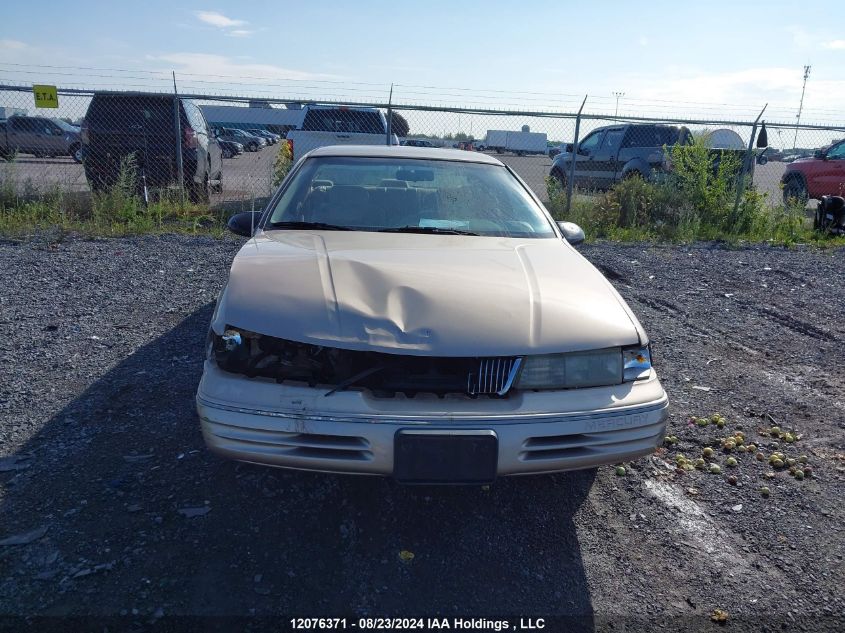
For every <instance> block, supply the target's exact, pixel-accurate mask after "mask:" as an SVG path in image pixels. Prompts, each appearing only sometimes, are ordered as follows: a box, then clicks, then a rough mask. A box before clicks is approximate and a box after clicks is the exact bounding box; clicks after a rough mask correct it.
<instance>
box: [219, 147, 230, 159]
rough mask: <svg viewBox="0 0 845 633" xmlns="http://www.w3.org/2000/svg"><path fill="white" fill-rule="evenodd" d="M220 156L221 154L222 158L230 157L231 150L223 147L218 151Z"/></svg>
mask: <svg viewBox="0 0 845 633" xmlns="http://www.w3.org/2000/svg"><path fill="white" fill-rule="evenodd" d="M220 156H221V157H223V158H232V152H231V151H229V150H228V149H224V150H223V151H222V152H221V153H220Z"/></svg>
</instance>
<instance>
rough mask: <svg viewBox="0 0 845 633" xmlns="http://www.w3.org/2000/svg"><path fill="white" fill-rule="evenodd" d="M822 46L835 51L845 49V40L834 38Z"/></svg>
mask: <svg viewBox="0 0 845 633" xmlns="http://www.w3.org/2000/svg"><path fill="white" fill-rule="evenodd" d="M822 48H829V49H831V50H835V51H841V50H845V40H833V41H832V42H825V43H824V44H822Z"/></svg>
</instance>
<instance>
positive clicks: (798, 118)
mask: <svg viewBox="0 0 845 633" xmlns="http://www.w3.org/2000/svg"><path fill="white" fill-rule="evenodd" d="M810 68H811V66H809V65H807V66H804V85H803V86H802V87H801V102H800V103H799V104H798V115H797V116H796V117H795V138H794V139H793V140H792V149H793V150H794V149H795V146H796V145H798V126H799V125H800V124H801V110H803V109H804V91H805V90H806V89H807V78H808V77H809V76H810Z"/></svg>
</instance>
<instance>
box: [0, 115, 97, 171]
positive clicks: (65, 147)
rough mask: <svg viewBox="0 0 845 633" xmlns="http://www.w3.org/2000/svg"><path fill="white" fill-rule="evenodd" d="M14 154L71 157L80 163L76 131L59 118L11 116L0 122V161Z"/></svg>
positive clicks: (78, 138) (79, 148)
mask: <svg viewBox="0 0 845 633" xmlns="http://www.w3.org/2000/svg"><path fill="white" fill-rule="evenodd" d="M15 154H32V155H33V156H36V157H39V158H40V157H42V156H45V157H48V158H52V157H53V156H70V157H71V158H73V160H75V161H76V162H77V163H81V162H82V143H81V141H80V136H79V128H78V127H76V126H75V125H71V124H70V123H67V122H66V121H62V120H61V119H51V118H47V117H42V116H12V117H9V118H8V119H6V120H5V121H0V158H8V157H10V156H14V155H15Z"/></svg>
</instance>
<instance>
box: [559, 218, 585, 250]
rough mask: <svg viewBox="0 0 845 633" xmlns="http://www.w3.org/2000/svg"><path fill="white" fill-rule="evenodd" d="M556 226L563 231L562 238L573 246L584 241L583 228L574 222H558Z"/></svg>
mask: <svg viewBox="0 0 845 633" xmlns="http://www.w3.org/2000/svg"><path fill="white" fill-rule="evenodd" d="M557 226H558V228H559V229H560V232H561V233H563V238H564V239H565V240H566V241H567V242H569V243H570V244H572V245H573V246H575V245H576V244H580V243H581V242H583V241H584V229H582V228H581V227H580V226H578V225H577V224H575V222H558V223H557Z"/></svg>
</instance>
